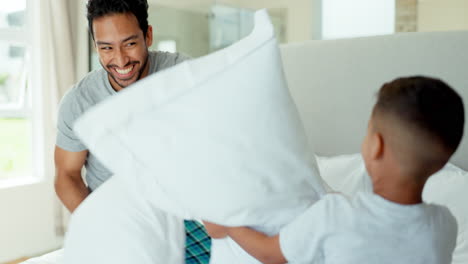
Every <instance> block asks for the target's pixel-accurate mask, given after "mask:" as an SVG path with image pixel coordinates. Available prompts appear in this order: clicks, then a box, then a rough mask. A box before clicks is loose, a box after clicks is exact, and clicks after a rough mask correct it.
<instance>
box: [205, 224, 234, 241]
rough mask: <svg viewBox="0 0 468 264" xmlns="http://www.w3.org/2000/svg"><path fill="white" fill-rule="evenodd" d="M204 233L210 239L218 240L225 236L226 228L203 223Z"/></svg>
mask: <svg viewBox="0 0 468 264" xmlns="http://www.w3.org/2000/svg"><path fill="white" fill-rule="evenodd" d="M203 224H204V225H205V228H206V231H207V232H208V235H209V236H210V237H211V238H215V239H219V238H225V237H226V236H227V232H228V227H225V226H222V225H217V224H214V223H211V222H207V221H203Z"/></svg>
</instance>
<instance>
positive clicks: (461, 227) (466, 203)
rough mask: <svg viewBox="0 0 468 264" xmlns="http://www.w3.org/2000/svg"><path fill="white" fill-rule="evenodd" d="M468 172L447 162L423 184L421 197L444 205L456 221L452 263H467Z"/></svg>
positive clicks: (429, 201) (426, 200)
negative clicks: (455, 243) (455, 242)
mask: <svg viewBox="0 0 468 264" xmlns="http://www.w3.org/2000/svg"><path fill="white" fill-rule="evenodd" d="M467 190H468V172H466V171H464V170H462V169H460V168H458V167H456V166H455V165H453V164H447V165H446V166H445V167H444V168H443V169H442V170H440V171H439V172H437V173H436V174H434V175H432V176H431V177H430V178H429V180H428V181H427V183H426V185H425V186H424V192H423V199H424V201H425V202H428V203H435V204H441V205H445V206H447V207H448V208H449V209H450V212H452V214H453V215H454V216H455V218H456V219H457V223H458V236H457V246H456V248H455V251H454V253H453V259H452V264H466V263H468V191H467Z"/></svg>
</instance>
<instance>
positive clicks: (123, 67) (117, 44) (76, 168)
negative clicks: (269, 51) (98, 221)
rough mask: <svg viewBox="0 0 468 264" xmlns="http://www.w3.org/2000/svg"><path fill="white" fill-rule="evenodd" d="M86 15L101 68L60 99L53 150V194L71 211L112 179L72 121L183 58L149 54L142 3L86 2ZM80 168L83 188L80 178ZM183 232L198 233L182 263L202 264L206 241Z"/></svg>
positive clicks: (125, 0) (190, 224)
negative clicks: (83, 169)
mask: <svg viewBox="0 0 468 264" xmlns="http://www.w3.org/2000/svg"><path fill="white" fill-rule="evenodd" d="M87 11H88V14H87V18H88V26H89V32H90V34H91V36H92V38H93V41H94V46H95V48H96V50H97V53H98V55H99V62H100V63H101V65H102V69H99V70H96V71H93V72H91V73H89V74H88V75H87V76H85V77H84V78H83V79H82V80H81V81H80V82H78V83H77V84H76V85H75V86H74V87H73V88H72V89H71V90H70V91H69V92H67V94H66V95H65V96H64V98H63V99H62V101H61V104H60V108H59V117H58V124H57V127H58V132H57V140H56V147H55V167H56V180H55V190H56V193H57V195H58V196H59V198H60V200H61V201H62V202H63V204H64V205H65V206H66V207H67V208H68V210H70V212H73V211H74V210H75V209H76V208H77V207H78V205H79V204H80V203H81V202H82V201H83V200H84V199H85V198H86V197H87V196H88V195H89V194H90V192H92V191H93V190H95V189H96V188H98V187H99V186H100V185H101V184H102V183H103V182H104V181H106V180H107V179H108V178H109V177H110V176H112V173H111V172H110V171H109V170H108V169H106V168H105V167H104V166H103V165H102V164H101V163H100V162H99V161H98V160H97V159H96V157H95V156H94V155H93V154H92V153H90V152H88V149H87V147H86V146H85V145H83V143H82V142H81V141H80V140H79V139H78V138H77V137H76V135H75V133H74V132H73V125H74V122H75V121H76V120H77V119H78V118H79V117H80V116H81V115H82V114H83V113H84V112H85V111H86V110H88V109H89V108H91V107H93V106H94V105H96V104H97V103H99V102H100V101H102V100H103V99H105V98H107V97H109V96H112V95H114V94H116V93H117V92H119V91H120V90H122V89H124V88H126V87H128V86H129V85H131V84H133V83H135V82H136V81H138V80H140V79H142V78H145V77H146V76H148V75H149V74H152V73H155V72H157V71H160V70H162V69H165V68H168V67H171V66H173V65H175V64H177V63H180V62H182V61H184V60H186V59H187V57H184V56H182V55H180V54H173V53H167V52H151V51H148V47H150V46H151V44H152V43H153V29H152V27H151V26H150V25H148V3H147V1H146V0H89V1H88V5H87ZM110 118H112V117H110ZM89 129H93V128H92V127H90V128H89ZM83 166H85V167H86V184H85V182H84V181H83V179H82V177H81V170H82V168H83ZM186 229H187V231H190V230H192V229H193V230H194V231H195V232H196V233H197V234H200V235H201V238H200V236H195V237H193V236H192V233H191V232H188V233H187V251H188V252H187V253H188V254H187V263H207V261H208V256H209V255H208V253H207V251H209V245H210V243H209V238H207V237H206V236H203V234H206V233H205V232H204V230H203V228H202V227H201V226H200V225H198V224H197V223H194V222H188V221H186ZM192 239H193V241H192ZM190 244H193V245H195V246H197V247H200V246H201V247H202V248H197V249H195V251H196V252H197V253H196V254H195V255H196V256H192V255H190ZM200 252H202V253H201V254H200ZM199 255H200V256H199ZM198 257H201V258H202V260H201V261H199V260H197V258H198Z"/></svg>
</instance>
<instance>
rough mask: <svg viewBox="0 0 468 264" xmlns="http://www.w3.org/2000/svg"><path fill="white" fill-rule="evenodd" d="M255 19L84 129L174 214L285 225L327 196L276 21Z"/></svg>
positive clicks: (132, 91) (100, 111)
mask: <svg viewBox="0 0 468 264" xmlns="http://www.w3.org/2000/svg"><path fill="white" fill-rule="evenodd" d="M255 19H256V25H255V29H254V30H253V32H252V34H251V35H249V36H248V37H247V38H245V39H243V40H241V41H240V42H238V43H236V44H234V45H232V46H231V47H228V48H226V49H224V50H222V51H219V52H216V53H214V54H211V55H208V56H205V57H202V58H200V59H196V60H192V61H188V62H184V63H182V64H179V65H177V66H175V67H173V68H170V69H168V70H166V71H163V72H160V73H157V74H154V75H151V76H148V77H147V78H145V79H144V80H142V81H140V82H138V83H137V84H136V85H134V86H133V87H131V88H127V89H125V90H124V91H122V92H119V93H118V94H117V95H116V96H113V97H112V98H110V99H108V100H106V101H105V102H103V103H102V104H100V105H98V106H97V107H95V108H94V109H92V110H91V111H89V112H88V113H86V114H85V115H84V116H83V117H82V118H81V119H80V120H79V121H78V122H77V124H76V132H77V134H78V135H79V136H80V137H81V138H82V139H83V141H84V143H85V144H86V145H87V146H88V147H89V149H90V151H91V152H93V153H94V154H95V155H96V156H97V157H98V158H99V159H100V160H101V161H102V162H103V164H104V165H105V166H106V167H108V168H109V169H110V170H111V171H113V172H114V173H117V174H119V175H120V176H122V177H124V179H125V180H126V181H130V182H134V181H136V182H137V184H138V190H139V192H140V195H142V196H144V197H145V199H147V200H148V201H149V202H150V203H152V204H154V205H157V206H158V207H160V208H161V209H164V210H166V211H167V212H170V213H173V214H175V215H178V216H181V217H185V218H195V219H205V220H210V221H213V222H217V223H222V224H225V225H255V226H267V227H275V228H276V227H278V226H281V225H283V224H285V223H287V222H289V220H291V219H292V218H294V216H295V215H297V214H298V213H300V212H302V210H303V209H305V208H307V207H308V206H309V205H310V204H311V203H312V202H314V201H316V200H317V199H319V197H320V195H321V194H323V193H324V192H325V191H324V189H323V186H322V184H321V179H320V176H319V173H318V170H317V167H316V162H315V157H314V156H313V154H312V152H311V151H310V148H309V145H308V142H307V137H306V135H305V132H304V129H303V126H302V123H301V121H300V119H299V115H298V112H297V109H296V107H295V105H294V103H293V101H292V99H291V97H290V94H289V91H288V89H287V87H286V82H285V80H284V75H283V70H282V64H281V59H280V54H279V50H278V44H277V42H276V39H275V37H274V31H273V27H272V25H271V22H270V21H269V18H268V15H267V13H266V12H265V11H259V12H257V14H256V16H255ZM91 127H92V128H93V129H89V128H91Z"/></svg>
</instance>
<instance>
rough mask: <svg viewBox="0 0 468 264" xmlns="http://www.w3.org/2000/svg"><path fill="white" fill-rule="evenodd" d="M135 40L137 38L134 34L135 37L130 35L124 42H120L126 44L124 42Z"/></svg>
mask: <svg viewBox="0 0 468 264" xmlns="http://www.w3.org/2000/svg"><path fill="white" fill-rule="evenodd" d="M136 38H138V35H136V34H135V35H131V36H130V37H128V38H125V39H124V40H122V42H126V41H129V40H131V39H136Z"/></svg>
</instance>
